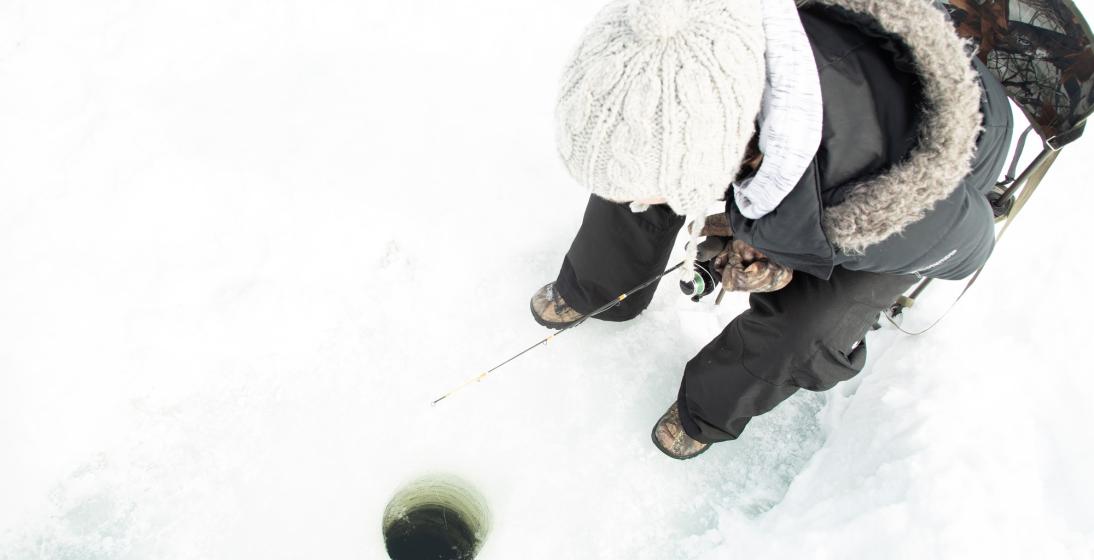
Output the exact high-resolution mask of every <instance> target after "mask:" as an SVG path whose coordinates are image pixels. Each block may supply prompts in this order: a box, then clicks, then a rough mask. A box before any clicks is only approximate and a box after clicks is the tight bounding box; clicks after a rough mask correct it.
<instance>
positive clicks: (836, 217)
mask: <svg viewBox="0 0 1094 560" xmlns="http://www.w3.org/2000/svg"><path fill="white" fill-rule="evenodd" d="M816 2H818V3H822V4H829V5H833V6H839V7H842V8H845V9H848V10H851V11H854V12H859V13H863V14H867V15H870V16H871V17H873V18H874V19H875V20H877V22H878V23H879V24H880V25H881V27H882V28H884V29H885V30H886V31H888V32H889V33H892V34H894V35H897V36H899V37H900V38H901V39H902V40H903V41H904V43H905V44H907V45H908V47H909V49H910V50H911V54H912V56H913V58H914V59H915V64H916V67H917V70H918V72H919V75H920V80H921V82H922V85H923V95H924V101H925V103H924V106H925V109H924V115H923V118H922V119H921V123H920V130H919V142H918V145H917V146H916V147H915V148H914V149H913V150H912V151H911V153H909V155H908V157H907V159H905V160H904V161H903V162H901V163H899V164H897V165H894V166H893V167H892V168H891V169H890V170H889V171H888V172H886V173H884V174H882V175H881V176H878V177H874V178H872V179H869V180H866V181H864V182H862V183H860V184H858V185H854V186H852V187H851V190H850V192H849V194H848V195H847V197H846V198H845V199H844V201H843V202H842V203H840V204H839V205H837V206H833V207H831V208H828V209H827V210H826V211H825V214H824V218H823V225H824V230H825V233H826V234H827V235H828V239H829V240H830V241H831V242H832V243H834V244H835V245H836V246H837V247H839V248H840V249H841V250H843V251H845V252H847V253H852V254H861V253H862V252H863V251H865V250H866V248H868V247H870V246H871V245H875V244H877V243H880V242H882V241H884V240H885V239H887V238H889V237H890V236H892V235H896V234H899V233H900V232H902V231H904V228H906V227H908V226H909V225H911V224H913V223H915V222H917V221H919V220H920V219H921V218H923V216H924V215H925V214H926V213H927V212H928V211H930V210H931V209H932V208H934V206H935V204H937V203H938V202H939V201H941V200H943V199H945V198H946V197H948V196H949V195H950V194H951V193H953V191H954V190H955V189H956V188H957V187H958V186H959V185H960V184H961V181H962V180H963V179H964V178H965V176H966V175H968V174H969V173H970V171H971V169H972V168H971V165H970V162H971V160H972V158H973V155H974V154H975V152H976V139H977V136H978V135H979V133H980V129H981V124H982V122H983V117H982V115H981V114H980V96H981V89H980V84H979V82H978V79H977V74H976V71H975V70H973V68H972V62H971V56H970V55H969V54H966V50H965V41H964V40H963V39H961V38H960V37H959V36H958V35H957V33H956V32H955V31H954V28H953V25H952V24H951V23H950V22H949V21H948V20H947V18H946V15H945V13H944V12H943V11H942V10H941V9H939V8H937V7H935V6H934V5H933V3H932V1H931V0H816Z"/></svg>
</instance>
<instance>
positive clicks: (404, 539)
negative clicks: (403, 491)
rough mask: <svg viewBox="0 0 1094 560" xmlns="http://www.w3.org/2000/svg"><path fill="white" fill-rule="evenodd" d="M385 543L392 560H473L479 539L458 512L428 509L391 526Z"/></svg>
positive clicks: (423, 509)
mask: <svg viewBox="0 0 1094 560" xmlns="http://www.w3.org/2000/svg"><path fill="white" fill-rule="evenodd" d="M384 541H385V542H386V543H387V554H388V556H390V557H391V558H392V560H471V559H472V558H474V554H475V544H476V541H477V539H476V538H475V533H474V532H473V531H472V530H471V528H470V527H468V526H467V523H466V522H464V520H463V519H461V518H460V516H459V515H458V514H456V512H454V511H452V510H450V509H448V508H445V507H441V506H435V505H429V506H422V507H420V508H417V509H414V510H412V511H411V512H410V513H408V514H407V515H406V517H402V518H399V519H397V520H395V521H394V522H392V524H391V526H390V527H389V528H388V529H387V531H386V532H385V533H384Z"/></svg>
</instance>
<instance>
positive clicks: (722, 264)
mask: <svg viewBox="0 0 1094 560" xmlns="http://www.w3.org/2000/svg"><path fill="white" fill-rule="evenodd" d="M713 264H714V270H715V272H718V273H719V274H721V275H722V287H723V288H724V289H725V290H727V291H731V292H753V293H762V292H775V291H778V290H781V289H783V288H785V287H786V285H787V284H789V283H790V280H792V279H793V278H794V271H793V270H790V269H789V268H787V267H785V266H782V265H780V264H776V263H774V262H772V261H771V260H769V259H768V258H767V255H764V254H763V253H761V252H759V251H757V250H756V248H755V247H753V246H751V245H749V244H748V243H745V242H744V241H740V240H738V239H734V240H733V241H732V242H731V243H729V244H728V245H727V246H726V248H725V250H723V251H722V252H721V253H720V254H719V255H718V256H717V257H714V263H713Z"/></svg>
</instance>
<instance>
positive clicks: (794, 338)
mask: <svg viewBox="0 0 1094 560" xmlns="http://www.w3.org/2000/svg"><path fill="white" fill-rule="evenodd" d="M844 322H848V323H849V322H850V321H849V320H848V321H844ZM764 323H765V322H764V321H762V320H759V321H757V320H745V321H741V324H740V325H739V330H738V332H739V336H740V339H739V340H738V342H739V344H740V345H741V348H742V350H741V352H742V357H741V362H742V364H743V365H744V366H745V367H746V368H747V369H748V370H749V371H750V372H751V373H752V374H753V375H756V376H757V377H760V378H762V379H764V380H766V381H768V382H770V383H773V384H775V385H791V386H794V387H799V388H802V389H807V390H810V391H826V390H828V389H831V388H832V387H834V386H835V385H836V384H837V383H839V382H841V381H846V380H848V379H851V378H852V377H854V376H855V375H857V374H858V373H859V372H860V371H862V368H863V366H865V364H866V345H865V342H864V340H863V337H864V335H865V333H860V332H858V329H857V327H853V326H852V327H849V325H845V324H842V323H843V322H841V324H839V325H836V326H835V327H833V325H831V324H828V323H827V322H826V321H824V320H822V318H820V317H808V316H805V317H797V318H796V320H795V321H794V322H793V323H789V324H788V323H781V324H764Z"/></svg>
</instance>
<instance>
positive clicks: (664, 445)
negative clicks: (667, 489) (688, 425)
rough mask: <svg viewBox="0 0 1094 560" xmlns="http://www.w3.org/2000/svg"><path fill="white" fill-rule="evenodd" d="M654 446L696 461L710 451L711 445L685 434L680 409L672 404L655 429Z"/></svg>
mask: <svg viewBox="0 0 1094 560" xmlns="http://www.w3.org/2000/svg"><path fill="white" fill-rule="evenodd" d="M650 435H651V436H652V437H653V445H655V446H656V447H657V449H660V450H661V452H662V453H664V454H665V455H668V456H669V457H672V458H673V459H679V460H681V461H686V460H688V459H694V458H696V457H698V456H700V455H702V454H703V453H706V451H707V450H708V449H710V445H711V444H709V443H703V442H701V441H697V440H694V439H692V438H691V436H689V435H688V434H687V433H685V432H684V426H683V425H682V424H680V408H679V407H677V406H676V403H672V406H670V407H669V410H668V412H666V413H665V414H664V415H663V416H661V419H660V420H658V421H657V424H656V425H655V426H654V427H653V433H652V434H650Z"/></svg>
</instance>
